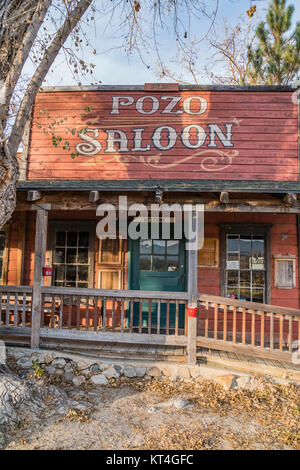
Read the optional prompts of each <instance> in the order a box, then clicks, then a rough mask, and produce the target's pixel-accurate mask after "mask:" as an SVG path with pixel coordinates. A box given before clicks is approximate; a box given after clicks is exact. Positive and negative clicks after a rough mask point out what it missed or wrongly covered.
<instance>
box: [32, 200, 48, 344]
mask: <svg viewBox="0 0 300 470" xmlns="http://www.w3.org/2000/svg"><path fill="white" fill-rule="evenodd" d="M47 225H48V212H47V211H46V210H43V209H38V210H37V213H36V227H35V248H34V274H33V295H32V319H31V347H32V348H38V347H39V345H40V327H41V308H42V295H41V288H42V284H43V265H44V262H45V252H46V241H47Z"/></svg>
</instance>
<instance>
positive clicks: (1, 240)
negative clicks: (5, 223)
mask: <svg viewBox="0 0 300 470" xmlns="http://www.w3.org/2000/svg"><path fill="white" fill-rule="evenodd" d="M4 248H5V234H4V233H3V232H1V233H0V256H3V252H4Z"/></svg>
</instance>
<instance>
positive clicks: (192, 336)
mask: <svg viewBox="0 0 300 470" xmlns="http://www.w3.org/2000/svg"><path fill="white" fill-rule="evenodd" d="M192 229H194V231H195V232H196V240H194V248H193V249H189V250H188V266H189V268H188V332H187V333H188V334H187V341H188V342H187V363H188V364H196V361H197V344H196V343H197V316H196V317H193V316H191V315H190V313H191V310H192V309H194V308H195V307H197V297H198V286H197V279H198V272H197V257H198V250H197V247H198V227H197V214H196V211H194V210H193V211H192V215H191V216H190V215H189V234H191V232H192ZM190 248H191V247H190Z"/></svg>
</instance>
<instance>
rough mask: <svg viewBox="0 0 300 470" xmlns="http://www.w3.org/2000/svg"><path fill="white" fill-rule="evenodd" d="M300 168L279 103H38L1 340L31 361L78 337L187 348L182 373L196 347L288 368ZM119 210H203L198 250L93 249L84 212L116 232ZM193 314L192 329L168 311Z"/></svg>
mask: <svg viewBox="0 0 300 470" xmlns="http://www.w3.org/2000/svg"><path fill="white" fill-rule="evenodd" d="M299 158H300V151H299V105H298V101H297V91H296V90H295V89H294V88H292V87H267V86H259V87H256V86H253V87H216V86H179V85H177V84H146V85H145V86H119V87H110V86H102V87H53V88H44V89H43V90H41V92H40V93H39V94H38V97H37V99H36V102H35V106H34V109H33V112H32V117H31V119H30V121H29V123H28V129H27V133H26V136H25V140H24V145H23V152H22V155H21V161H20V165H21V178H20V182H19V185H18V204H17V207H16V211H15V213H14V216H13V218H12V220H11V221H10V223H9V224H8V225H7V227H6V228H5V229H4V230H2V231H1V240H0V242H1V247H0V248H1V250H0V278H1V284H3V286H2V287H1V289H2V304H1V305H2V316H1V320H2V328H4V329H6V330H5V331H7V330H8V329H9V328H13V329H14V334H17V333H18V334H20V335H21V333H22V334H25V333H26V331H27V332H28V331H29V329H30V334H31V335H32V344H33V345H35V346H37V345H38V344H39V341H40V338H48V337H51V335H54V336H55V337H57V338H58V337H60V338H71V337H72V338H73V339H75V340H79V339H81V338H83V336H82V335H83V334H85V336H84V338H86V339H88V338H89V339H91V340H93V341H94V340H98V339H99V338H100V335H102V336H101V338H104V340H112V339H111V335H112V334H114V340H115V339H116V338H117V341H121V342H122V341H125V342H128V341H135V342H139V341H141V342H145V341H149V342H150V343H151V341H152V342H154V343H155V342H157V343H158V344H161V343H162V342H163V343H162V344H181V345H187V346H188V354H189V358H190V361H191V362H193V361H194V360H195V351H196V350H195V344H196V342H198V344H202V345H213V346H214V347H217V346H216V344H218V345H219V346H218V347H220V348H224V349H226V348H228V347H229V348H243V347H244V348H245V347H247V348H248V349H247V350H248V352H250V351H252V353H253V351H254V353H255V354H257V350H259V351H260V352H259V354H268V355H269V356H270V354H271V355H273V356H274V355H275V356H276V355H277V356H278V357H279V355H280V354H285V355H287V354H291V352H292V348H293V342H294V341H296V340H297V339H299V338H298V336H299V334H300V329H299V324H300V322H299V315H300V313H299V310H298V309H299V308H300V290H299V263H298V258H299V246H300V244H299V226H300V225H299V214H300V201H299V196H298V195H299V193H300V183H299V177H300V175H299ZM120 196H127V198H128V199H127V202H128V205H131V204H133V203H137V204H144V206H145V207H146V208H147V209H149V208H150V207H151V204H154V203H155V202H158V203H160V204H161V203H164V204H169V205H172V204H175V203H177V204H181V205H183V204H203V206H204V244H203V246H202V248H201V249H200V250H198V252H194V251H193V250H192V251H189V252H188V251H186V250H185V243H184V240H179V239H176V237H175V236H173V237H171V239H170V240H166V239H163V238H162V237H161V236H160V235H159V236H158V237H157V238H156V239H154V240H153V239H151V236H150V235H149V237H148V238H145V239H144V240H130V239H124V237H120V236H119V235H120V234H119V232H117V233H116V237H115V239H107V240H103V239H102V240H100V239H99V238H98V237H97V235H96V226H97V223H98V222H99V220H100V218H99V216H97V214H96V210H97V207H98V206H99V205H100V204H104V203H108V204H114V205H115V206H116V207H117V210H116V218H117V220H119V219H120V213H119V210H118V202H119V197H120ZM159 217H160V216H159ZM131 220H132V217H130V215H129V216H128V223H130V221H131ZM150 220H152V219H151V218H150V219H149V221H150ZM158 220H161V219H158ZM170 220H171V221H172V220H173V219H172V217H171V218H170ZM46 266H49V267H50V268H52V270H51V269H50V270H49V273H50V274H52V275H51V276H43V275H42V274H47V273H46V271H45V269H44V268H45V267H46ZM49 273H48V274H49ZM7 286H14V287H7ZM17 286H19V287H18V288H17ZM32 286H33V288H32ZM5 296H6V297H5ZM3 298H4V301H3ZM5 302H6V303H5ZM31 302H32V303H31ZM195 302H198V307H199V308H198V311H197V318H196V319H195V318H193V317H192V315H193V314H192V313H191V312H192V310H190V317H188V313H187V309H186V312H185V309H184V307H183V305H185V306H187V304H188V303H190V304H191V303H195ZM190 306H191V305H190ZM26 329H27V330H26ZM25 330H26V331H25ZM10 331H12V330H10ZM128 333H131V335H128ZM143 333H144V334H143ZM68 335H69V336H68ZM70 335H71V336H70ZM95 335H96V336H95ZM105 335H106V336H105ZM107 335H108V336H107ZM124 335H125V336H124ZM137 335H139V336H137ZM193 338H194V339H193ZM277 356H276V357H277ZM270 357H271V356H270Z"/></svg>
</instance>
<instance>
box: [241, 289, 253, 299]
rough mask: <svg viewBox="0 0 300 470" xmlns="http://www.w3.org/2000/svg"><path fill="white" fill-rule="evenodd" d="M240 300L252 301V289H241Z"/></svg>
mask: <svg viewBox="0 0 300 470" xmlns="http://www.w3.org/2000/svg"><path fill="white" fill-rule="evenodd" d="M240 300H248V302H250V301H251V289H250V288H249V289H241V290H240Z"/></svg>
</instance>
